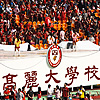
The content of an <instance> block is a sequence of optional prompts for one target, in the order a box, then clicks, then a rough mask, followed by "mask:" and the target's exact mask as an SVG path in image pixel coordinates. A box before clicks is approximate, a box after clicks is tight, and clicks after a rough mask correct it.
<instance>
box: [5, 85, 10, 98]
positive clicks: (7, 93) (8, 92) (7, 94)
mask: <svg viewBox="0 0 100 100" xmlns="http://www.w3.org/2000/svg"><path fill="white" fill-rule="evenodd" d="M9 95H10V91H9V90H8V87H6V90H5V91H4V99H5V100H9Z"/></svg>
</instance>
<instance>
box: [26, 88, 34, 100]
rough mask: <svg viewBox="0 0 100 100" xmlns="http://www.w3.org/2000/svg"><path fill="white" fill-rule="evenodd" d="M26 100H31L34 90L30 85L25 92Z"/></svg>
mask: <svg viewBox="0 0 100 100" xmlns="http://www.w3.org/2000/svg"><path fill="white" fill-rule="evenodd" d="M27 96H28V100H33V98H34V92H33V90H32V86H30V89H29V91H28V92H27Z"/></svg>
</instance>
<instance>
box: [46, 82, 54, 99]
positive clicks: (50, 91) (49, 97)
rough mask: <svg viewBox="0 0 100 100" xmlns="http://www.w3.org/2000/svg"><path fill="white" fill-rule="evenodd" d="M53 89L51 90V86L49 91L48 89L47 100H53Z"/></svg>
mask: <svg viewBox="0 0 100 100" xmlns="http://www.w3.org/2000/svg"><path fill="white" fill-rule="evenodd" d="M52 93H53V91H52V89H51V85H50V84H49V85H48V89H47V100H52Z"/></svg>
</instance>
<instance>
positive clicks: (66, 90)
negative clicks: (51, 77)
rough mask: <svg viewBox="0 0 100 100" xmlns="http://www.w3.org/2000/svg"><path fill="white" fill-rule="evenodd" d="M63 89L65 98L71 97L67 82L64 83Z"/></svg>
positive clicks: (64, 99)
mask: <svg viewBox="0 0 100 100" xmlns="http://www.w3.org/2000/svg"><path fill="white" fill-rule="evenodd" d="M62 91H63V93H62V97H63V100H67V99H68V98H69V89H68V87H67V83H64V88H63V90H62Z"/></svg>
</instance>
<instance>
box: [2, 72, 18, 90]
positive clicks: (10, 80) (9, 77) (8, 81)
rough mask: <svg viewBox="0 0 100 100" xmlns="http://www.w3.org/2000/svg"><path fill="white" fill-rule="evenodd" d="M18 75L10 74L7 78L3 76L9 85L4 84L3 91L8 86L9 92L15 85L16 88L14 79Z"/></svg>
mask: <svg viewBox="0 0 100 100" xmlns="http://www.w3.org/2000/svg"><path fill="white" fill-rule="evenodd" d="M16 76H17V75H11V74H10V73H9V74H8V75H6V76H3V77H2V78H6V81H7V83H4V85H3V90H4V89H5V87H6V86H8V88H9V90H10V91H11V90H12V88H13V85H15V86H16V82H13V77H16Z"/></svg>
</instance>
